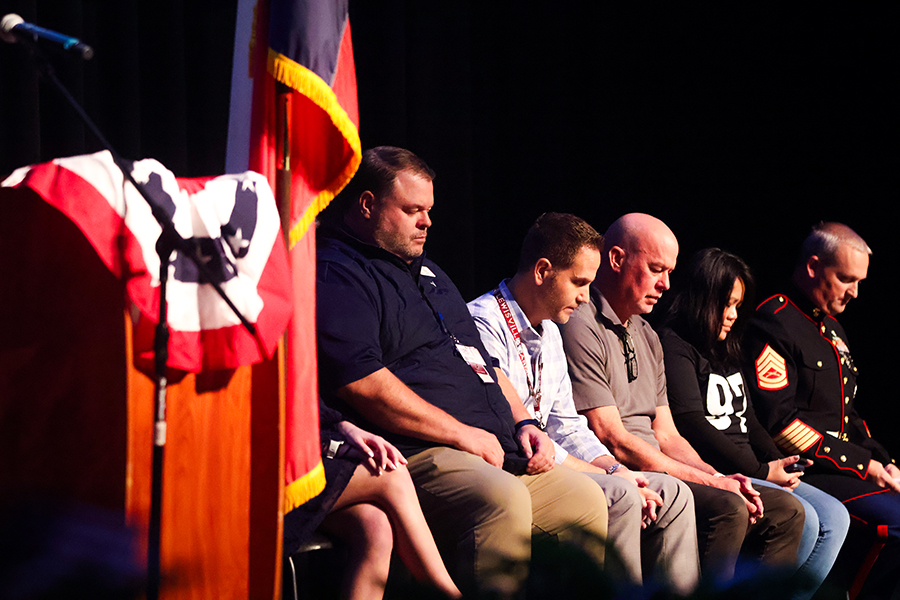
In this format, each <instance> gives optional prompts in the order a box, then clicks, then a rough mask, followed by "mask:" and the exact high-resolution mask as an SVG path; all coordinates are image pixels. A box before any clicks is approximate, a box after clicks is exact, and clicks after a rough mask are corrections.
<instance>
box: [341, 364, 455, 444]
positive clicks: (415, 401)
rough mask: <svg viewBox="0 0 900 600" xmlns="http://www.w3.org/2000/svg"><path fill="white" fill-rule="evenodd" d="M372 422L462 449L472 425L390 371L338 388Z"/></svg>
mask: <svg viewBox="0 0 900 600" xmlns="http://www.w3.org/2000/svg"><path fill="white" fill-rule="evenodd" d="M338 396H340V398H341V399H342V400H344V401H345V402H347V403H348V404H350V405H351V406H353V407H354V408H355V409H356V410H357V411H359V413H360V414H361V415H362V416H363V417H365V418H366V419H368V420H369V421H371V422H372V423H374V424H376V425H378V426H379V427H382V428H383V429H386V430H387V431H391V432H393V433H398V434H401V435H407V436H411V437H415V438H419V439H422V440H427V441H430V442H437V443H441V444H445V445H447V446H452V447H459V445H460V440H461V437H462V436H464V435H465V430H466V429H469V427H468V426H466V425H464V424H463V423H460V422H459V421H457V420H456V419H455V418H454V417H453V416H451V415H450V414H448V413H447V412H445V411H443V410H441V409H440V408H438V407H436V406H434V405H433V404H431V403H429V402H427V401H425V400H424V399H422V398H421V397H420V396H419V395H418V394H416V393H415V392H413V391H412V390H411V389H409V388H408V387H407V386H406V384H404V383H403V382H402V381H400V380H399V379H398V378H397V377H396V376H395V375H394V374H393V373H391V372H390V371H389V370H388V369H387V368H382V369H379V370H378V371H375V372H374V373H371V374H370V375H367V376H366V377H363V378H362V379H359V380H357V381H354V382H352V383H348V384H347V385H345V386H343V387H342V388H340V389H338Z"/></svg>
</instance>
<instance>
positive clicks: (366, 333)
mask: <svg viewBox="0 0 900 600" xmlns="http://www.w3.org/2000/svg"><path fill="white" fill-rule="evenodd" d="M316 259H317V270H316V279H317V281H316V285H317V288H316V298H317V302H316V307H317V310H316V314H317V325H318V332H317V336H318V358H319V389H320V394H321V395H322V397H323V398H324V399H325V401H326V402H328V403H329V404H330V405H332V406H335V407H336V408H338V410H340V411H341V412H343V413H344V414H345V415H348V416H349V417H350V418H351V420H353V421H354V422H356V423H357V424H359V425H360V426H361V427H364V428H367V429H369V430H371V431H374V432H376V433H378V434H379V435H381V436H382V437H384V438H385V439H388V440H389V441H390V442H391V443H393V444H394V445H395V446H397V447H398V448H399V449H400V450H401V451H402V452H403V453H404V454H405V455H407V456H411V455H413V454H416V453H417V452H421V451H422V450H425V449H426V448H430V447H433V446H436V445H438V444H436V443H433V442H428V441H425V440H420V439H416V438H411V437H407V436H402V435H398V434H395V433H391V432H388V431H385V430H384V429H382V428H380V427H376V426H375V425H374V424H372V423H370V422H368V421H367V420H365V419H363V418H362V417H361V415H360V414H359V413H358V412H357V411H355V410H354V409H353V408H352V407H350V406H348V405H347V404H345V403H343V402H342V401H341V400H340V399H338V398H337V396H336V391H337V390H338V389H339V388H340V387H342V386H344V385H347V384H349V383H352V382H354V381H358V380H360V379H362V378H364V377H366V376H367V375H370V374H372V373H374V372H375V371H378V370H379V369H381V368H382V367H387V368H388V369H389V370H390V371H391V372H392V373H393V374H394V375H396V376H397V378H398V379H400V381H402V382H403V383H405V384H406V385H407V386H409V388H410V389H411V390H412V391H414V392H415V393H417V394H418V395H419V396H421V397H422V398H423V399H425V400H426V401H427V402H430V403H431V404H433V405H435V406H437V407H438V408H441V409H442V410H444V411H446V412H447V413H449V414H450V415H452V416H453V417H455V418H456V419H457V420H459V421H461V422H462V423H465V424H466V425H470V426H473V427H479V428H481V429H485V430H487V431H489V432H491V433H493V434H494V435H496V436H497V438H498V439H499V440H500V444H501V445H502V447H503V449H504V450H505V451H506V453H507V458H508V459H512V460H513V461H514V462H516V463H518V462H520V460H516V459H515V458H514V456H516V454H517V449H518V446H517V444H516V442H515V438H514V423H513V417H512V412H511V411H510V408H509V404H508V402H507V401H506V398H505V397H504V396H503V392H502V391H501V390H500V386H498V385H497V384H496V383H490V384H486V383H483V382H482V381H481V379H480V378H479V377H478V375H477V374H476V373H475V372H474V371H473V370H472V368H471V367H469V365H468V364H467V363H466V362H465V361H464V360H463V359H462V358H461V357H460V356H459V354H458V353H457V352H456V348H455V344H454V342H453V340H452V339H451V337H450V336H451V334H452V335H453V336H455V337H456V338H457V339H458V340H459V341H460V342H461V343H462V344H465V345H467V346H473V347H475V348H477V349H478V351H479V352H480V353H481V355H482V356H483V357H484V360H485V363H486V364H487V365H488V366H490V365H491V359H490V356H489V355H488V353H487V351H486V350H485V349H484V346H483V345H482V343H481V339H480V337H479V335H478V332H477V330H476V329H475V323H474V322H473V321H472V317H471V315H470V314H469V311H468V309H467V308H466V303H465V302H464V301H463V298H462V296H461V295H460V293H459V291H458V290H457V289H456V286H455V285H453V282H451V281H450V278H449V277H447V275H446V273H444V272H443V271H442V270H441V269H440V268H439V267H438V266H437V265H436V264H435V263H434V262H432V261H430V260H428V259H427V258H425V256H424V254H423V256H422V257H420V258H419V259H417V260H415V261H413V262H412V264H409V265H408V264H406V262H404V261H403V260H401V259H400V258H399V257H397V256H395V255H393V254H391V253H389V252H387V251H385V250H382V249H381V248H378V247H375V246H371V245H369V244H365V243H363V242H361V241H359V240H358V239H356V238H353V237H351V236H350V235H348V234H346V233H345V232H343V231H335V230H324V231H320V232H319V243H318V249H317V254H316ZM442 322H443V323H442ZM489 371H490V372H491V375H492V376H495V374H494V373H493V369H490V368H489ZM508 470H512V471H515V470H516V467H513V466H510V467H509V468H508Z"/></svg>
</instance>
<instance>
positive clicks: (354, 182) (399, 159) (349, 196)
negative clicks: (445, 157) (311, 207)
mask: <svg viewBox="0 0 900 600" xmlns="http://www.w3.org/2000/svg"><path fill="white" fill-rule="evenodd" d="M401 171H411V172H412V173H415V174H416V175H418V176H419V177H424V178H425V179H427V180H428V181H433V180H434V177H435V174H434V171H432V170H431V168H430V167H429V166H428V165H427V164H425V161H424V160H422V159H421V158H419V157H418V156H416V155H415V154H413V153H412V152H410V151H409V150H405V149H403V148H396V147H394V146H378V147H376V148H370V149H368V150H366V151H365V152H363V156H362V162H361V163H360V165H359V169H358V170H357V171H356V175H354V176H353V179H351V180H350V182H349V183H348V184H347V186H346V187H345V188H344V189H343V190H342V191H341V193H340V194H338V195H337V196H336V197H335V199H334V200H333V201H332V202H331V205H329V207H328V209H326V210H327V211H328V213H329V214H331V215H335V216H340V217H343V216H344V214H346V212H347V211H348V210H350V207H351V206H353V205H354V204H355V203H356V201H357V200H359V197H360V196H361V195H362V193H363V192H366V191H369V192H372V193H373V194H374V195H375V196H379V197H381V196H384V195H385V194H388V193H390V191H391V190H392V189H393V188H394V180H395V179H397V175H398V174H399V173H400V172H401Z"/></svg>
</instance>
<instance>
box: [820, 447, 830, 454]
mask: <svg viewBox="0 0 900 600" xmlns="http://www.w3.org/2000/svg"><path fill="white" fill-rule="evenodd" d="M822 450H824V451H825V454H828V453H829V452H831V447H830V446H825V447H824V448H822Z"/></svg>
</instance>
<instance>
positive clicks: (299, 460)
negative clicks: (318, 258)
mask: <svg viewBox="0 0 900 600" xmlns="http://www.w3.org/2000/svg"><path fill="white" fill-rule="evenodd" d="M253 4H254V2H253V1H252V0H241V2H239V6H238V17H237V23H238V28H237V29H238V30H237V31H236V35H235V63H234V73H233V77H232V100H231V102H232V112H231V123H230V126H229V148H228V153H229V157H228V165H227V168H228V171H229V172H232V171H242V170H244V169H246V168H247V167H249V168H250V169H252V170H254V171H258V172H260V173H262V174H264V175H265V176H266V177H267V178H268V179H269V182H270V183H271V184H272V186H273V188H274V187H275V183H276V181H275V180H276V170H277V157H278V155H279V151H280V149H278V148H276V136H275V128H276V81H278V82H280V83H281V84H284V85H286V86H288V87H289V88H291V90H292V93H291V94H290V97H289V100H288V103H289V107H290V108H289V110H288V112H287V114H288V122H289V124H290V129H289V131H290V133H289V139H290V171H291V176H290V186H291V194H290V207H289V215H285V214H283V215H282V222H283V223H286V225H287V226H286V230H287V231H289V234H288V240H289V241H288V243H289V253H290V260H291V271H292V277H293V290H294V302H295V305H294V315H293V319H292V322H291V325H290V326H289V328H288V334H287V348H288V356H287V361H286V362H287V406H286V418H285V421H286V423H285V427H286V431H285V438H286V440H285V444H286V453H285V494H284V499H285V507H284V509H285V511H289V510H291V509H293V508H295V507H296V506H298V505H300V504H302V503H304V502H306V501H307V500H308V499H309V498H312V497H313V496H315V495H316V494H318V493H319V492H320V491H321V490H322V488H323V487H324V485H325V478H324V471H323V469H322V462H321V450H320V448H319V434H318V385H317V381H316V373H317V367H316V338H315V301H316V295H315V268H316V262H315V226H314V225H313V224H314V221H315V218H316V215H317V214H318V213H319V212H320V211H321V210H322V209H324V208H325V207H326V206H327V205H328V203H329V202H330V201H331V200H332V199H333V198H334V196H335V195H336V194H337V193H338V192H339V191H340V190H341V189H342V188H343V187H344V186H345V185H346V183H347V182H348V181H349V180H350V179H351V178H352V177H353V175H354V173H355V172H356V169H357V167H358V166H359V163H360V160H361V157H362V152H361V148H360V142H359V133H358V125H359V115H358V109H357V101H356V74H355V70H354V63H353V49H352V45H351V41H350V25H349V19H348V2H347V0H343V1H338V0H258V2H257V3H256V5H255V7H254V6H253ZM250 23H252V27H242V26H249V24H250ZM248 29H250V31H249V32H248ZM248 53H249V61H248ZM248 64H249V75H250V79H251V80H252V85H250V86H249V87H250V89H251V90H252V91H249V90H248V89H247V82H248V78H247V74H248V73H247V67H248ZM281 210H282V211H285V208H284V207H282V209H281Z"/></svg>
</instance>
